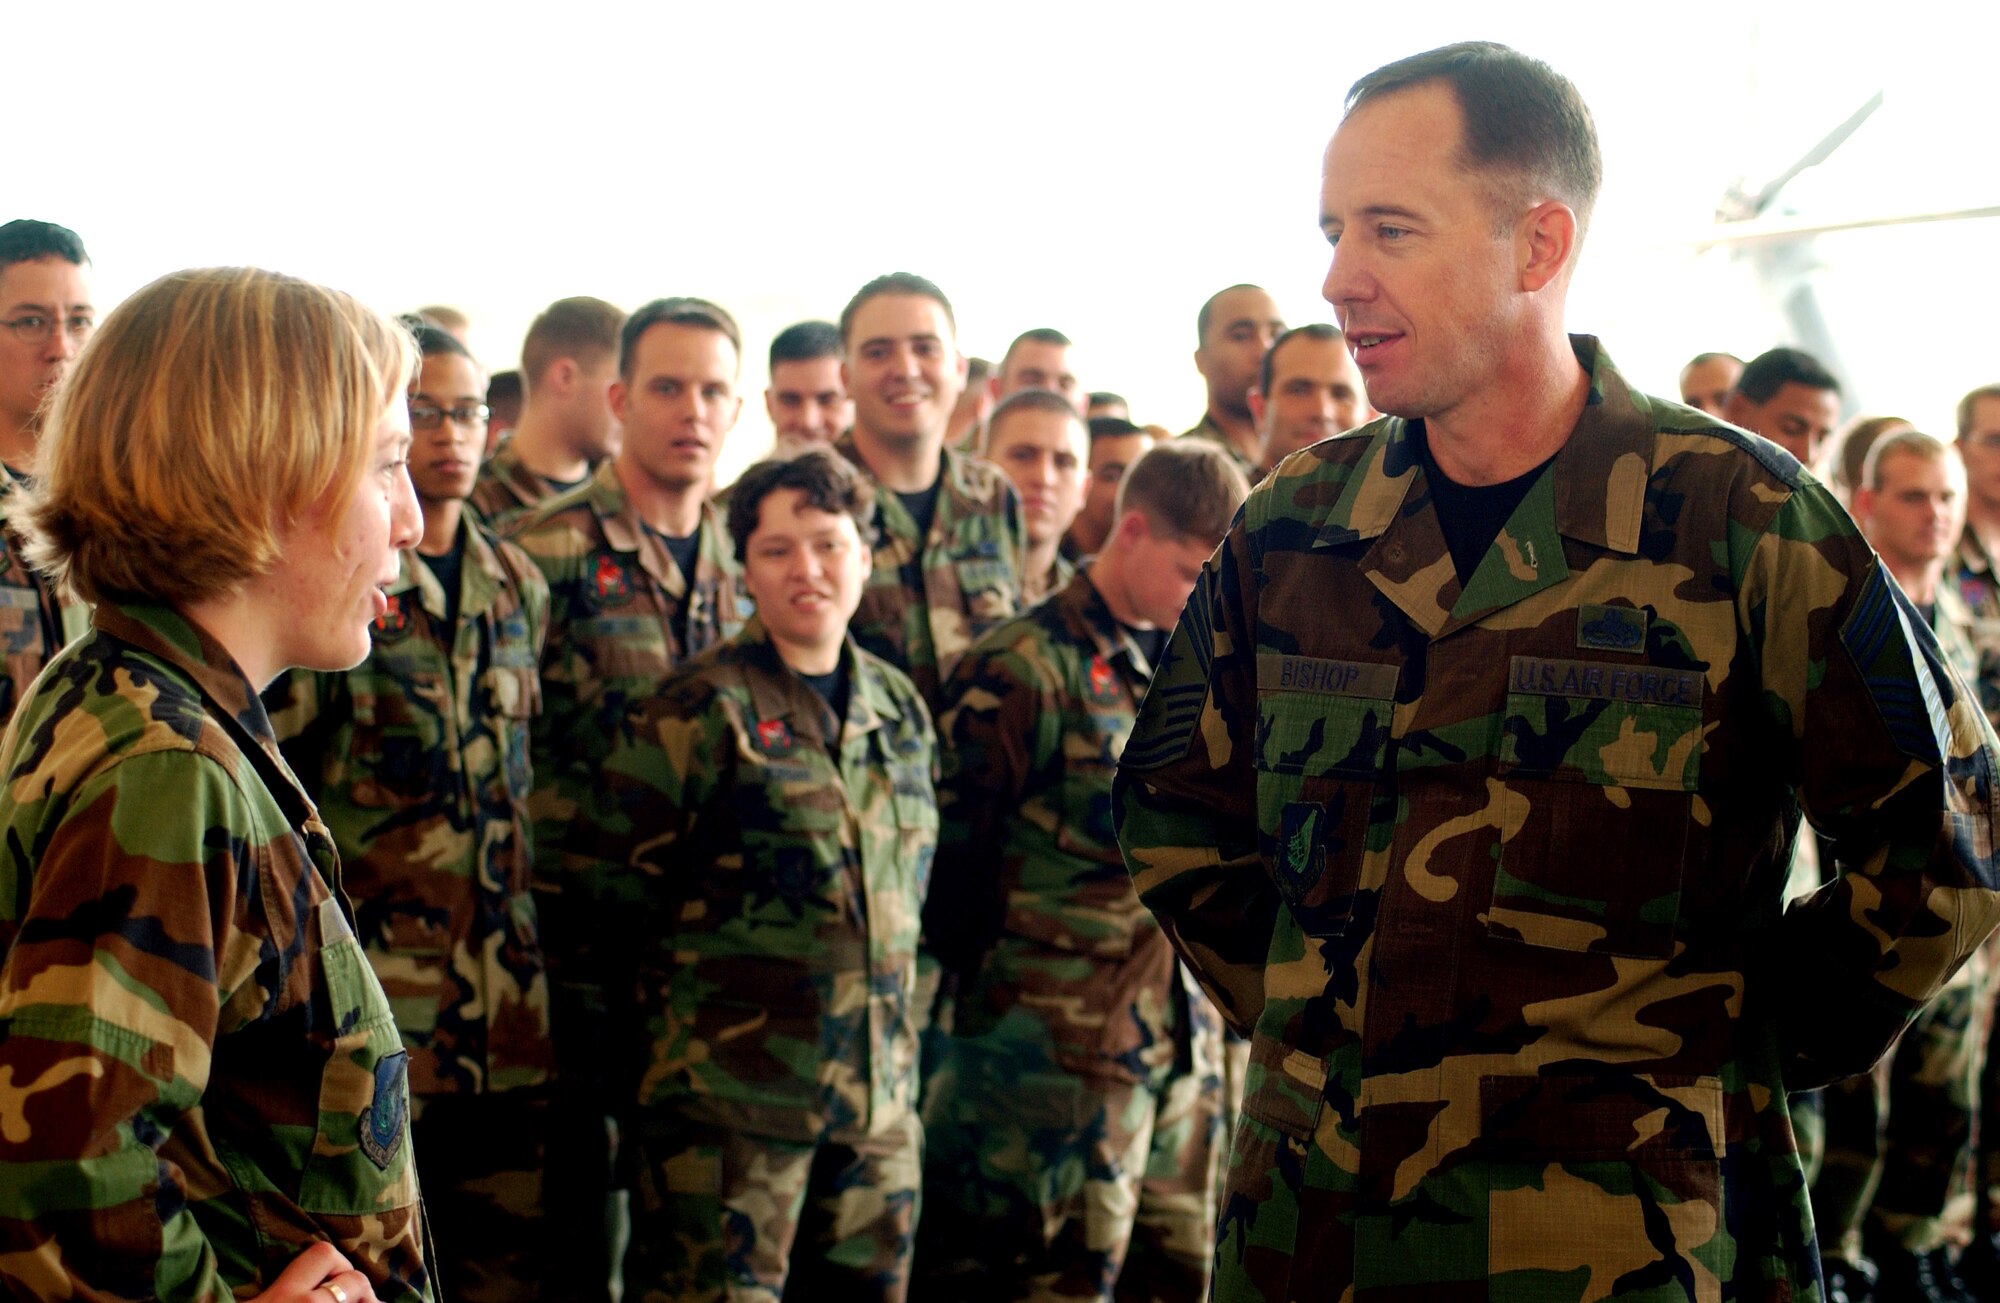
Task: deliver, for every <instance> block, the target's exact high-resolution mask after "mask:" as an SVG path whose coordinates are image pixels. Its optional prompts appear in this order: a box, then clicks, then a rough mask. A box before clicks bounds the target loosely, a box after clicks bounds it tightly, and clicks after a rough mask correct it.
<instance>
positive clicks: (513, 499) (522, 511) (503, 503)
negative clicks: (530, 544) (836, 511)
mask: <svg viewBox="0 0 2000 1303" xmlns="http://www.w3.org/2000/svg"><path fill="white" fill-rule="evenodd" d="M562 491H563V490H560V489H555V488H551V487H550V485H549V482H548V481H547V480H545V479H543V478H542V477H541V476H539V475H537V474H535V473H534V472H533V471H531V470H529V469H528V468H527V466H526V465H524V464H523V463H522V461H521V457H520V454H519V453H517V452H515V451H514V440H513V437H512V436H511V435H510V436H509V437H508V438H507V439H506V440H505V441H504V442H502V443H501V445H500V446H499V447H498V448H495V449H494V450H493V455H492V456H491V457H488V458H487V459H486V463H485V464H484V465H483V466H481V467H480V468H479V478H478V479H477V480H475V481H474V482H473V485H472V494H471V496H469V497H468V498H466V501H467V502H469V503H471V504H472V508H473V510H475V511H477V512H478V513H479V515H480V518H481V519H482V520H484V521H485V522H486V523H487V524H489V525H491V526H492V527H493V528H494V529H496V530H501V531H504V530H506V528H507V527H508V526H509V525H512V524H513V523H514V522H515V521H517V520H519V519H520V518H521V517H523V516H525V515H527V514H528V513H530V512H532V511H534V510H535V509H536V508H538V507H540V506H541V505H542V504H543V503H545V502H548V501H550V500H551V499H553V498H554V497H556V496H557V495H558V494H559V493H561V492H562Z"/></svg>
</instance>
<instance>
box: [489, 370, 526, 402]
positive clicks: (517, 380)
mask: <svg viewBox="0 0 2000 1303" xmlns="http://www.w3.org/2000/svg"><path fill="white" fill-rule="evenodd" d="M520 401H521V373H520V372H519V371H495V372H494V373H493V374H492V375H490V376H488V377H487V378H486V405H487V406H488V407H498V406H500V405H501V404H502V403H518V402H520Z"/></svg>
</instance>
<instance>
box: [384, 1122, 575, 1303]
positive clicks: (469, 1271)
mask: <svg viewBox="0 0 2000 1303" xmlns="http://www.w3.org/2000/svg"><path fill="white" fill-rule="evenodd" d="M549 1116H550V1115H549V1097H548V1092H547V1091H546V1090H545V1089H533V1090H510V1091H505V1092H502V1093H499V1094H492V1095H483V1094H482V1095H416V1096H412V1097H411V1099H410V1143H411V1145H412V1146H413V1149H414V1152H415V1154H416V1159H417V1180H418V1182H419V1183H420V1184H421V1186H422V1188H423V1194H424V1210H425V1214H426V1216H427V1217H428V1219H429V1222H430V1235H431V1246H430V1247H431V1254H432V1257H433V1258H434V1259H435V1261H436V1264H437V1274H438V1283H439V1287H440V1297H449V1298H451V1299H454V1300H465V1301H466V1303H527V1301H530V1300H535V1299H538V1298H540V1297H541V1286H542V1282H543V1281H544V1280H545V1279H548V1278H549V1277H550V1276H551V1274H552V1268H553V1267H554V1265H555V1259H554V1255H553V1253H552V1252H551V1247H550V1237H549V1234H548V1227H547V1224H546V1223H545V1222H544V1220H543V1217H542V1206H543V1205H542V1164H543V1158H544V1155H545V1154H546V1152H547V1147H548V1127H549Z"/></svg>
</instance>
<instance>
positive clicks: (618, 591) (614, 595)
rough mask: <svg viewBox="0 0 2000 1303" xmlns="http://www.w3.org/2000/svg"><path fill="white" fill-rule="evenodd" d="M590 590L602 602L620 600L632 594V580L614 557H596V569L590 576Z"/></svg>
mask: <svg viewBox="0 0 2000 1303" xmlns="http://www.w3.org/2000/svg"><path fill="white" fill-rule="evenodd" d="M590 581H591V591H593V592H595V593H596V594H597V598H598V600H599V601H602V602H622V601H624V600H625V599H626V598H628V597H630V596H631V595H632V580H631V577H630V576H628V575H627V574H626V573H625V567H624V566H622V565H620V564H618V559H617V558H616V557H608V556H601V557H599V558H597V570H596V572H595V573H593V574H592V575H591V577H590Z"/></svg>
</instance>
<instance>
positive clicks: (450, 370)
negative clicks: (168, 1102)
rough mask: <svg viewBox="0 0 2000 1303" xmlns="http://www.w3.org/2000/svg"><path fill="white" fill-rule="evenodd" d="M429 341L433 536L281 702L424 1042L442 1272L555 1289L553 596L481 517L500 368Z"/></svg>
mask: <svg viewBox="0 0 2000 1303" xmlns="http://www.w3.org/2000/svg"><path fill="white" fill-rule="evenodd" d="M415 333H416V336H417V342H418V347H419V350H420V352H421V353H422V355H423V360H422V364H421V366H420V368H419V370H418V373H417V375H416V377H415V379H414V381H413V384H412V392H411V395H410V403H409V407H410V424H411V428H412V431H413V436H414V437H413V442H412V445H411V449H410V480H411V483H412V484H413V485H414V487H415V488H416V492H417V503H418V506H419V507H420V508H421V510H422V512H423V518H424V536H423V538H422V539H420V540H419V541H418V543H417V546H416V547H415V548H414V549H412V550H409V551H406V552H404V553H403V554H402V569H401V573H400V574H399V575H398V576H397V578H396V582H395V584H394V585H392V586H391V587H390V588H389V590H388V601H389V610H388V613H387V614H385V615H383V616H382V617H381V618H380V619H378V620H376V622H375V625H374V628H373V629H372V630H371V639H372V643H373V648H372V650H371V651H370V652H369V655H368V659H367V660H365V661H363V662H361V664H359V665H357V666H355V667H354V668H353V669H351V670H348V671H346V672H345V673H325V674H314V673H312V672H310V671H305V670H294V671H292V672H291V673H290V674H289V675H287V676H285V677H284V678H281V679H279V680H278V685H277V686H276V687H274V689H273V690H272V691H271V692H270V693H267V694H266V695H267V699H268V700H271V701H272V702H273V704H274V705H275V706H278V707H280V708H278V709H274V710H273V713H272V724H273V726H274V727H275V728H276V729H277V730H278V734H279V737H280V739H281V740H282V741H283V743H284V751H285V756H286V759H287V760H289V761H290V762H291V766H292V769H293V771H294V772H295V773H297V774H298V775H299V776H300V780H301V781H302V782H303V783H304V784H305V786H306V790H307V791H308V792H309V793H311V794H312V796H313V798H314V800H315V801H316V802H317V803H318V805H319V810H320V817H321V819H323V820H324V821H325V823H326V826H327V828H328V829H329V830H330V831H331V832H332V833H333V838H334V843H335V845H337V846H338V847H339V848H340V854H341V861H342V864H343V866H344V869H345V872H346V887H347V891H348V894H349V897H350V898H351V899H352V900H353V901H354V908H355V919H356V924H357V927H356V930H357V933H358V936H359V938H360V941H361V947H362V949H363V950H364V951H366V952H367V955H368V961H369V963H370V964H371V965H373V966H374V969H375V975H376V976H377V977H378V978H379V979H380V980H381V982H382V988H383V990H384V991H386V992H387V993H388V996H389V1003H390V1006H391V1007H392V1008H393V1009H394V1010H395V1011H396V1027H397V1030H398V1031H399V1032H401V1033H402V1036H403V1041H404V1044H405V1045H407V1046H408V1047H409V1051H410V1059H409V1079H410V1095H411V1097H412V1100H413V1101H414V1103H413V1112H412V1117H411V1121H412V1136H413V1138H414V1141H415V1143H416V1146H417V1152H418V1154H419V1158H418V1176H419V1177H420V1178H421V1179H422V1181H423V1186H424V1194H425V1207H426V1210H427V1211H428V1213H429V1216H430V1224H431V1228H432V1231H433V1235H434V1238H435V1241H436V1249H435V1251H436V1253H437V1256H438V1261H439V1270H438V1274H439V1276H440V1278H441V1279H442V1281H443V1282H444V1284H445V1288H447V1289H448V1290H449V1291H450V1293H451V1296H452V1297H453V1298H459V1299H467V1300H473V1301H474V1303H505V1301H511V1300H533V1299H535V1298H537V1297H538V1294H539V1291H540V1288H541V1285H542V1281H543V1279H544V1278H545V1277H551V1276H553V1275H555V1270H554V1268H555V1263H556V1259H555V1257H554V1255H552V1254H551V1253H550V1252H549V1246H548V1244H547V1242H546V1240H545V1238H544V1234H545V1232H544V1224H543V1216H542V1212H543V1190H542V1169H543V1162H544V1148H545V1136H546V1133H547V1129H548V1124H549V1119H548V1105H549V1100H548V1092H547V1089H546V1087H547V1084H548V1081H549V1076H550V1073H551V1071H552V1069H553V1068H554V1066H555V1060H554V1055H555V1051H554V1047H553V1044H552V1042H551V1040H550V1031H549V990H548V978H547V974H546V972H545V971H544V969H545V964H544V962H543V958H542V947H541V940H540V936H539V928H538V926H537V922H536V913H535V902H534V898H533V896H532V895H531V894H530V891H529V878H530V869H531V867H532V849H531V845H530V841H529V832H528V810H527V802H528V791H529V785H530V784H529V768H528V722H529V720H530V719H531V718H532V717H533V715H534V711H535V707H536V704H537V703H538V702H539V701H540V700H541V690H540V687H539V684H538V682H537V678H536V664H537V661H538V659H539V657H540V655H541V650H542V635H543V628H544V626H545V624H546V621H547V618H548V602H549V596H548V593H549V590H548V585H547V584H546V583H545V582H544V581H543V579H542V576H541V572H540V571H538V570H536V569H535V567H534V564H533V563H532V562H530V561H529V560H528V558H527V557H526V556H524V555H522V553H521V551H520V549H518V548H516V547H514V546H513V545H512V544H510V543H503V542H501V541H499V540H498V539H496V538H495V537H494V536H493V535H492V534H491V533H490V532H489V531H488V530H487V529H486V527H485V526H484V525H482V524H481V523H480V522H479V520H478V518H477V516H476V515H475V514H474V513H473V512H471V511H469V510H466V509H465V495H466V494H467V493H468V492H470V490H471V487H472V479H473V475H474V474H475V472H476V471H477V469H478V466H479V448H480V447H481V445H482V444H483V442H484V440H485V437H486V422H485V420H484V419H483V417H482V415H481V413H482V412H483V411H484V403H483V402H482V401H481V396H482V395H483V394H484V392H485V383H486V378H485V376H484V374H483V373H482V372H481V371H480V369H479V366H478V364H477V363H476V362H474V361H473V359H472V355H471V353H469V352H467V351H466V348H465V346H464V345H463V344H461V343H459V342H458V341H457V340H456V339H455V338H453V337H452V336H451V335H449V334H446V333H445V332H444V331H443V330H440V329H438V328H437V327H435V326H431V325H420V326H418V327H417V328H416V331H415ZM566 1265H567V1262H566V1260H565V1266H566Z"/></svg>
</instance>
